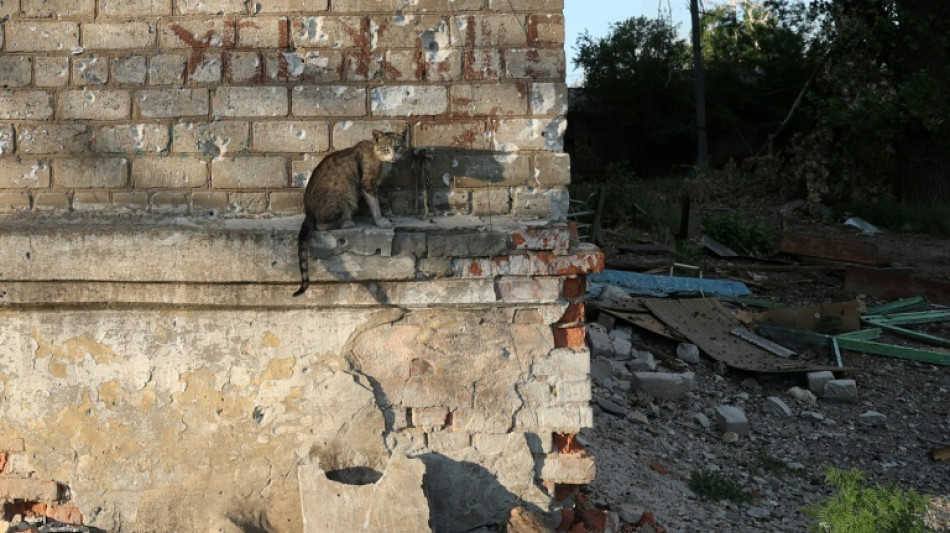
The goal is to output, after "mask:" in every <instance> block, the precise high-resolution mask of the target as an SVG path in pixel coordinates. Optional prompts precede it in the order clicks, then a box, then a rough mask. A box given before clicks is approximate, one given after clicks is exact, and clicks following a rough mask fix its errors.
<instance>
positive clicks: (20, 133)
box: [17, 123, 94, 154]
mask: <svg viewBox="0 0 950 533" xmlns="http://www.w3.org/2000/svg"><path fill="white" fill-rule="evenodd" d="M93 131H94V130H93V129H92V127H91V126H88V125H85V124H57V123H54V124H37V125H32V124H29V125H23V126H20V127H19V128H18V130H17V147H18V149H19V153H20V154H69V153H86V152H89V150H90V147H91V141H92V137H93Z"/></svg>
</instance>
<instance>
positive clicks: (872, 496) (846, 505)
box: [805, 467, 929, 533]
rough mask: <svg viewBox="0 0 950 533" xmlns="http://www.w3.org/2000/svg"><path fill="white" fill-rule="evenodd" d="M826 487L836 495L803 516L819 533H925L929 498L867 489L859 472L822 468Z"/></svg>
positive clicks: (887, 488) (891, 489)
mask: <svg viewBox="0 0 950 533" xmlns="http://www.w3.org/2000/svg"><path fill="white" fill-rule="evenodd" d="M825 483H827V484H828V485H831V486H832V487H835V488H836V489H837V492H836V493H835V494H834V495H832V496H831V497H829V498H828V499H826V500H825V501H824V503H822V504H820V505H816V506H811V507H807V508H806V509H805V513H806V514H807V515H809V516H811V517H812V518H814V519H816V520H817V521H818V523H817V524H815V525H813V526H812V527H811V530H812V531H816V532H821V533H924V532H926V531H927V528H926V527H925V526H924V522H923V513H924V512H925V511H926V509H927V506H928V504H929V497H927V496H924V495H921V494H918V493H917V492H916V491H914V490H907V491H905V490H902V489H900V488H898V487H896V486H893V485H887V486H882V485H873V486H870V485H867V484H865V483H864V472H862V471H861V470H858V469H854V468H853V469H850V470H841V469H838V468H831V467H827V468H825Z"/></svg>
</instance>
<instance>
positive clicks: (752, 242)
mask: <svg viewBox="0 0 950 533" xmlns="http://www.w3.org/2000/svg"><path fill="white" fill-rule="evenodd" d="M703 228H704V229H705V230H706V234H707V235H709V236H710V237H712V238H713V239H716V240H717V241H719V242H721V243H723V244H725V245H726V246H728V247H730V248H732V249H734V250H736V251H737V252H739V253H744V254H747V255H759V254H767V253H769V252H770V251H771V250H772V249H773V248H774V246H775V232H773V231H772V230H770V229H769V228H767V227H765V226H764V225H762V224H761V223H759V222H756V221H755V220H753V219H751V218H749V217H748V216H746V214H745V213H743V212H742V211H730V212H728V213H724V214H722V215H707V216H706V217H705V218H703Z"/></svg>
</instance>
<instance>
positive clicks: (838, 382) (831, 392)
mask: <svg viewBox="0 0 950 533" xmlns="http://www.w3.org/2000/svg"><path fill="white" fill-rule="evenodd" d="M824 393H825V394H824V396H823V397H824V398H827V399H829V400H837V401H839V402H857V401H858V384H857V382H856V381H855V380H853V379H834V380H831V381H829V382H827V383H825V388H824Z"/></svg>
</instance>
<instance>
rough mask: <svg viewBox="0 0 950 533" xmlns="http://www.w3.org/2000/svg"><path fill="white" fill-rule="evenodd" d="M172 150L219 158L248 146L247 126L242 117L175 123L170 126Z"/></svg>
mask: <svg viewBox="0 0 950 533" xmlns="http://www.w3.org/2000/svg"><path fill="white" fill-rule="evenodd" d="M172 131H173V135H172V139H173V141H172V151H174V152H180V153H197V154H201V155H203V156H205V157H220V156H222V155H225V154H227V153H238V152H245V151H247V150H248V149H249V148H250V126H249V124H248V122H246V121H241V120H221V121H214V122H210V123H209V122H191V121H185V122H178V123H177V124H175V125H174V126H172Z"/></svg>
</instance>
